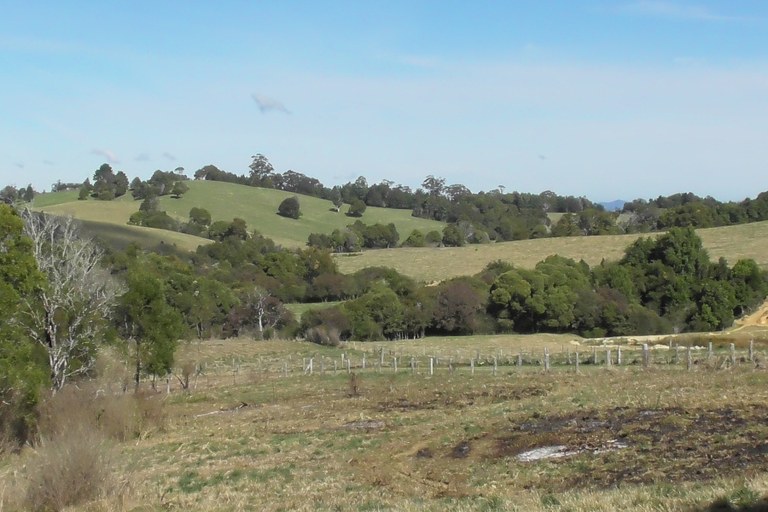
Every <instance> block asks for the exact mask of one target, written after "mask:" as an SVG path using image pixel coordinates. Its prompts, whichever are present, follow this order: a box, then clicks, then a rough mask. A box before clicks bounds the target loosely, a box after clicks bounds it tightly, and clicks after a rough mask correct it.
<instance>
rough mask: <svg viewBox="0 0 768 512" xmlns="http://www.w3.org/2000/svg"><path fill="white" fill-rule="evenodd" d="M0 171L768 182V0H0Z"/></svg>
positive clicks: (709, 189) (571, 184)
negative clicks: (254, 164)
mask: <svg viewBox="0 0 768 512" xmlns="http://www.w3.org/2000/svg"><path fill="white" fill-rule="evenodd" d="M0 12H2V13H3V14H2V16H1V17H0V69H2V70H3V73H2V75H1V77H0V98H2V99H1V100H0V176H1V178H2V179H0V184H2V185H5V184H9V183H11V184H16V185H17V186H25V185H26V184H27V183H30V182H31V183H32V184H33V185H34V186H35V187H36V188H38V189H49V188H50V185H51V183H53V182H54V181H56V180H57V179H61V180H63V181H78V182H79V181H82V180H83V179H85V177H87V176H90V175H92V174H93V171H94V170H95V169H96V168H98V166H99V165H101V164H102V163H104V162H109V163H110V164H111V165H112V166H113V167H114V168H115V169H117V170H123V171H125V172H126V174H128V176H129V177H131V178H133V177H134V176H139V177H141V178H147V177H149V176H150V175H151V173H152V172H153V171H154V170H156V169H162V170H172V169H174V168H176V167H179V166H181V167H184V168H185V169H186V170H187V172H188V173H189V174H192V173H193V172H194V171H195V170H196V169H199V168H200V167H202V166H204V165H206V164H214V165H216V166H218V167H219V168H221V169H224V170H227V171H231V172H236V173H244V172H246V171H247V166H248V164H249V163H250V157H251V155H254V154H256V153H263V154H264V155H266V156H267V157H268V158H269V159H270V161H271V162H272V163H273V165H274V166H275V168H276V170H278V171H280V172H283V171H286V170H289V169H292V170H295V171H299V172H303V173H305V174H307V175H310V176H314V177H317V178H319V179H320V180H321V181H323V182H324V183H325V184H326V185H333V184H341V183H344V182H347V181H351V180H354V179H355V178H356V177H357V176H360V175H363V176H366V177H367V178H368V180H369V182H371V183H373V182H378V181H380V180H383V179H388V180H392V181H394V182H396V183H402V184H404V185H408V186H411V187H418V185H419V184H420V183H421V181H422V180H423V179H424V177H425V176H427V175H429V174H432V175H436V176H442V177H444V178H446V181H447V182H448V183H462V184H465V185H467V186H468V187H470V188H471V189H472V190H474V191H478V190H490V189H493V188H496V187H497V186H498V185H504V186H505V187H506V189H507V190H519V191H524V192H541V191H544V190H553V191H555V192H558V193H561V194H574V195H586V196H587V197H589V198H591V199H594V200H610V199H614V198H623V199H632V198H636V197H646V198H647V197H655V196H657V195H660V194H664V195H666V194H671V193H674V192H682V191H692V192H695V193H697V194H700V195H712V196H715V197H717V198H719V199H727V200H739V199H743V198H744V197H747V196H751V197H754V196H755V195H756V194H757V193H759V192H761V191H763V190H766V189H768V180H766V179H765V177H766V175H767V174H768V173H767V172H766V171H768V38H766V36H765V34H766V33H768V2H764V1H746V0H743V1H737V0H732V1H704V0H691V1H690V2H684V1H677V0H658V1H656V0H582V1H576V0H562V1H545V0H539V1H522V0H520V1H511V0H510V1H497V2H483V1H472V2H470V1H462V2H458V1H452V0H443V1H436V2H427V1H424V2H419V1H404V2H399V1H388V2H384V1H375V0H371V1H350V2H340V1H339V2H335V1H330V2H320V1H274V2H255V1H249V2H236V1H228V2H227V1H222V2H208V1H183V2H182V1H179V2H174V1H159V2H158V1H153V2H149V1H131V2H118V1H114V2H95V1H82V2H80V1H75V0H72V1H67V2H60V1H55V2H53V1H51V2H34V1H32V2H16V1H5V0H0Z"/></svg>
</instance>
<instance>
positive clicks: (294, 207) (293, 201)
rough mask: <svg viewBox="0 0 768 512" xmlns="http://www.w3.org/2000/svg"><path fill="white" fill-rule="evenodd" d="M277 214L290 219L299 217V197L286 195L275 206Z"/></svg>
mask: <svg viewBox="0 0 768 512" xmlns="http://www.w3.org/2000/svg"><path fill="white" fill-rule="evenodd" d="M277 214H278V215H282V216H283V217H288V218H291V219H298V218H299V217H301V206H300V205H299V198H298V197H296V196H291V197H286V198H285V199H283V202H282V203H280V206H278V207H277Z"/></svg>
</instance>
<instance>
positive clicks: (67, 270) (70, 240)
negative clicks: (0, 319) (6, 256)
mask: <svg viewBox="0 0 768 512" xmlns="http://www.w3.org/2000/svg"><path fill="white" fill-rule="evenodd" d="M22 217H23V219H24V224H25V234H26V235H27V236H29V237H30V238H31V239H32V243H33V252H34V255H35V260H36V261H37V265H38V268H39V269H40V271H41V272H42V273H43V274H44V275H45V276H46V280H47V283H46V284H45V285H43V286H42V287H41V288H40V290H39V291H38V293H37V297H36V299H37V300H36V301H34V302H31V301H28V302H27V304H26V306H27V307H26V313H27V322H26V325H27V329H28V332H29V335H30V336H31V337H32V339H34V340H35V341H36V342H37V343H39V344H41V345H42V346H43V347H45V349H46V350H47V352H48V362H49V364H50V370H51V386H52V388H53V389H54V391H55V390H58V389H61V387H62V386H64V383H65V382H66V380H67V378H68V377H71V376H73V375H76V374H80V373H85V372H87V371H88V370H90V369H91V368H92V366H93V362H94V356H95V354H94V352H93V344H94V343H96V342H97V341H99V340H98V337H99V336H100V335H101V333H102V329H103V326H104V320H105V319H106V318H108V317H109V314H110V312H111V308H112V305H113V303H114V300H115V297H116V296H117V294H118V293H119V290H120V288H119V286H118V284H117V283H116V282H115V280H114V279H113V278H112V277H111V276H110V275H109V272H107V271H106V270H105V269H102V268H101V267H100V266H99V263H100V261H101V257H102V252H101V250H100V249H99V247H98V246H97V245H96V244H94V243H93V242H92V241H90V240H87V239H82V238H80V236H79V232H78V228H77V226H76V225H75V223H74V222H73V220H72V219H71V218H61V217H53V216H49V215H42V214H34V213H31V212H30V211H28V210H26V211H24V212H23V213H22ZM73 360H77V361H78V363H79V364H78V365H75V366H72V362H73Z"/></svg>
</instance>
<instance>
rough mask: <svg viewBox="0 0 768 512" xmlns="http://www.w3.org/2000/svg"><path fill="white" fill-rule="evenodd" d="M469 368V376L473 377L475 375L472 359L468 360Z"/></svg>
mask: <svg viewBox="0 0 768 512" xmlns="http://www.w3.org/2000/svg"><path fill="white" fill-rule="evenodd" d="M469 368H470V374H472V375H474V374H475V360H474V359H470V360H469Z"/></svg>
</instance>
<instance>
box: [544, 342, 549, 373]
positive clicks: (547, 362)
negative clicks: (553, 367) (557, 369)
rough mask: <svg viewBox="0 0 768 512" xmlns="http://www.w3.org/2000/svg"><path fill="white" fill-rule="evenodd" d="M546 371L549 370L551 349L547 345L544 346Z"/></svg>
mask: <svg viewBox="0 0 768 512" xmlns="http://www.w3.org/2000/svg"><path fill="white" fill-rule="evenodd" d="M544 371H545V372H548V371H549V349H548V348H546V347H545V348H544Z"/></svg>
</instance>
